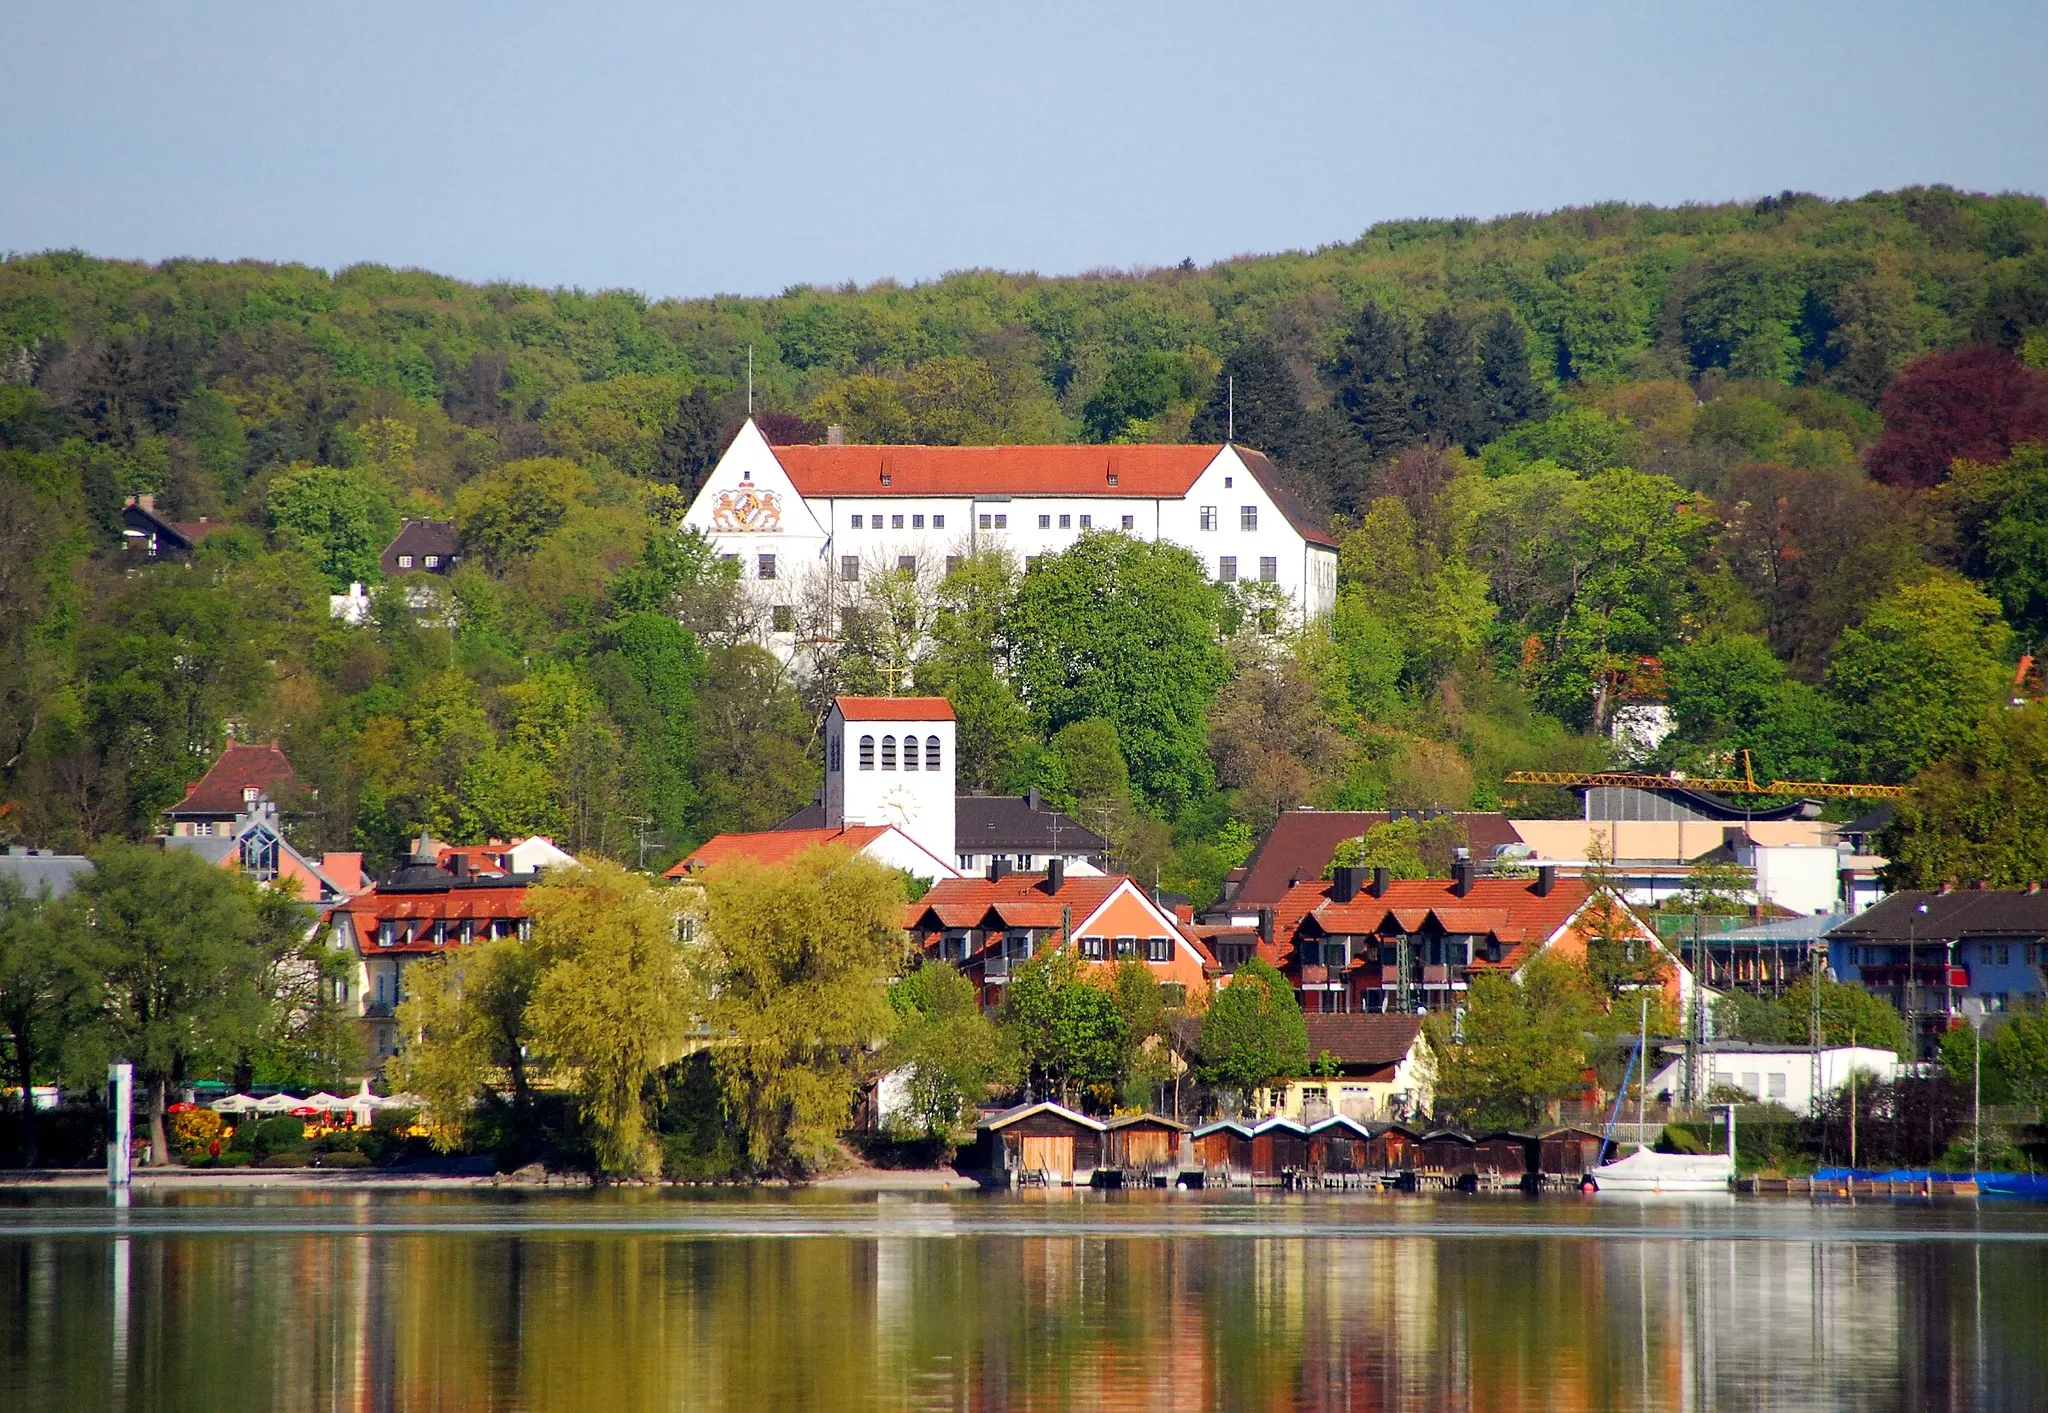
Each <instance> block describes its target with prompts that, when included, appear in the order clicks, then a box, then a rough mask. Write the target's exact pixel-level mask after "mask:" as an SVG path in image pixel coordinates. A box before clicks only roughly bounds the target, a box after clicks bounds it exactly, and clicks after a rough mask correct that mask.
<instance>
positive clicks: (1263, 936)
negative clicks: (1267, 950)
mask: <svg viewBox="0 0 2048 1413" xmlns="http://www.w3.org/2000/svg"><path fill="white" fill-rule="evenodd" d="M1259 940H1260V941H1261V942H1263V943H1265V944H1266V945H1267V946H1269V947H1270V946H1272V945H1273V910H1272V909H1271V908H1260V909H1259Z"/></svg>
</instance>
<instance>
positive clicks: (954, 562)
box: [946, 554, 960, 574]
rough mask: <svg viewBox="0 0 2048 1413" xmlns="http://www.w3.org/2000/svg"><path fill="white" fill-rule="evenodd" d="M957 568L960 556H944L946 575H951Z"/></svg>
mask: <svg viewBox="0 0 2048 1413" xmlns="http://www.w3.org/2000/svg"><path fill="white" fill-rule="evenodd" d="M959 567H960V556H959V555H957V554H949V555H947V556H946V572H947V573H948V574H951V573H952V572H953V571H954V570H956V569H958V568H959Z"/></svg>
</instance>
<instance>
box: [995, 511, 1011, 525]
mask: <svg viewBox="0 0 2048 1413" xmlns="http://www.w3.org/2000/svg"><path fill="white" fill-rule="evenodd" d="M996 528H997V529H998V530H1007V529H1009V528H1010V517H1009V516H1007V515H1004V514H1003V513H1001V512H1000V511H998V512H997V513H996Z"/></svg>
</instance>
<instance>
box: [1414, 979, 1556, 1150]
mask: <svg viewBox="0 0 2048 1413" xmlns="http://www.w3.org/2000/svg"><path fill="white" fill-rule="evenodd" d="M1467 994H1468V1000H1467V1003H1466V1006H1465V1009H1464V1014H1463V1015H1462V1016H1452V1015H1446V1014H1444V1013H1442V1012H1439V1013H1437V1014H1435V1015H1432V1016H1430V1017H1429V1018H1428V1020H1427V1021H1426V1022H1425V1023H1424V1031H1425V1033H1426V1034H1427V1035H1428V1037H1429V1042H1430V1050H1431V1052H1432V1054H1434V1055H1435V1057H1436V1106H1437V1113H1438V1115H1439V1116H1440V1117H1444V1118H1454V1119H1457V1120H1461V1121H1463V1122H1466V1123H1471V1124H1500V1125H1522V1124H1529V1123H1533V1122H1536V1121H1537V1120H1538V1119H1539V1118H1540V1117H1541V1116H1542V1114H1543V1112H1544V1110H1545V1108H1546V1107H1547V1106H1548V1105H1550V1104H1551V1103H1553V1102H1555V1101H1557V1100H1560V1099H1565V1098H1568V1097H1569V1096H1571V1095H1573V1094H1575V1093H1577V1092H1578V1091H1579V1090H1580V1089H1581V1088H1583V1087H1584V1085H1585V1079H1584V1074H1585V1069H1586V1045H1585V1033H1586V1030H1587V1028H1588V1026H1589V1025H1590V1023H1591V1011H1592V1005H1591V1000H1590V997H1589V994H1588V990H1587V983H1586V979H1585V977H1584V976H1583V975H1582V974H1581V973H1579V972H1578V970H1577V969H1576V968H1575V967H1573V966H1571V964H1570V963H1568V962H1565V961H1562V960H1559V959H1556V958H1551V957H1542V956H1539V957H1537V958H1536V959H1535V960H1534V961H1532V962H1530V963H1529V965H1528V966H1527V967H1525V968H1524V969H1523V972H1522V978H1521V984H1520V985H1517V984H1516V983H1515V982H1514V981H1512V980H1510V979H1509V978H1507V977H1505V976H1500V975H1488V976H1481V977H1478V978H1476V979H1475V980H1474V981H1473V983H1472V989H1471V991H1470V992H1469V993H1467Z"/></svg>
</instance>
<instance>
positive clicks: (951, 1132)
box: [888, 962, 1017, 1142]
mask: <svg viewBox="0 0 2048 1413" xmlns="http://www.w3.org/2000/svg"><path fill="white" fill-rule="evenodd" d="M889 1005H890V1008H891V1009H892V1010H894V1012H895V1014H896V1032H895V1035H894V1036H893V1037H892V1038H891V1040H890V1044H889V1050H888V1063H890V1064H892V1065H895V1066H897V1067H899V1068H901V1069H903V1070H904V1071H905V1072H906V1079H907V1084H906V1090H907V1094H908V1098H909V1109H908V1113H907V1118H908V1119H909V1124H910V1127H911V1128H912V1130H913V1131H914V1132H916V1133H917V1134H918V1135H919V1136H921V1137H925V1138H935V1139H941V1140H945V1141H948V1142H950V1141H951V1140H952V1139H953V1138H954V1136H955V1135H957V1134H958V1133H959V1132H960V1131H961V1130H962V1129H963V1128H965V1127H967V1126H968V1125H971V1124H972V1123H973V1122H974V1115H975V1106H976V1104H978V1103H979V1102H980V1101H981V1100H982V1099H983V1098H985V1097H986V1096H987V1094H988V1092H989V1090H990V1089H991V1088H992V1087H994V1086H996V1085H1000V1084H1007V1083H1011V1082H1013V1081H1014V1080H1015V1077H1016V1073H1017V1057H1016V1055H1015V1054H1014V1053H1013V1052H1012V1051H1011V1050H1010V1049H1009V1047H1008V1046H1007V1045H1006V1044H1005V1037H1004V1036H1003V1034H1002V1032H1001V1031H1000V1030H998V1029H997V1027H996V1025H995V1023H994V1022H993V1021H991V1020H990V1019H989V1018H988V1017H987V1016H985V1015H983V1014H982V1011H981V998H980V996H979V995H978V994H977V993H976V991H975V987H974V983H972V982H971V981H969V980H968V979H967V978H966V977H964V976H962V975H961V974H960V972H959V971H958V970H957V969H956V968H954V967H950V966H947V965H946V964H945V963H943V962H927V963H925V964H924V965H923V966H921V967H919V968H918V969H917V970H916V971H913V972H911V973H910V974H909V975H908V976H905V977H903V978H902V979H901V980H899V981H898V982H896V983H895V985H893V986H891V987H890V988H889Z"/></svg>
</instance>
